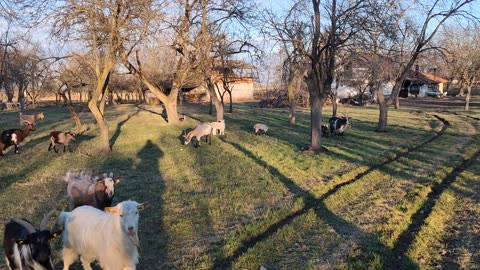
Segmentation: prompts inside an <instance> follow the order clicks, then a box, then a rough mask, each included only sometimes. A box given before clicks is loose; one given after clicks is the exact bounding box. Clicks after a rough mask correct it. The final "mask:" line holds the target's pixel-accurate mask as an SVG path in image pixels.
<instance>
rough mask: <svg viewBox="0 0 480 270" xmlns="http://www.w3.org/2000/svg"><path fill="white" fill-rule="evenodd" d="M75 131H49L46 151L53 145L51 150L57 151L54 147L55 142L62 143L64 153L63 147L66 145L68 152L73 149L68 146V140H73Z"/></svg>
mask: <svg viewBox="0 0 480 270" xmlns="http://www.w3.org/2000/svg"><path fill="white" fill-rule="evenodd" d="M75 136H76V134H75V133H72V132H63V131H52V132H50V145H49V146H48V151H50V150H51V149H52V147H53V151H55V153H58V150H57V149H56V148H55V145H56V144H60V145H63V152H64V153H65V149H66V148H67V147H68V150H69V151H70V152H73V150H72V149H71V148H70V142H71V141H74V140H75Z"/></svg>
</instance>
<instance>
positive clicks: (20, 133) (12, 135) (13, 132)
mask: <svg viewBox="0 0 480 270" xmlns="http://www.w3.org/2000/svg"><path fill="white" fill-rule="evenodd" d="M32 130H35V128H34V126H33V124H26V126H25V128H24V129H7V130H5V131H3V132H2V134H1V135H0V156H3V150H6V149H7V148H8V147H10V146H12V145H15V154H18V145H19V144H20V143H21V142H22V141H23V140H24V139H25V138H26V137H27V136H28V134H30V131H32Z"/></svg>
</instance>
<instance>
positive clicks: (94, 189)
mask: <svg viewBox="0 0 480 270" xmlns="http://www.w3.org/2000/svg"><path fill="white" fill-rule="evenodd" d="M64 181H65V182H66V183H67V184H68V186H67V195H68V204H69V209H70V210H73V209H75V208H77V207H79V206H82V205H90V206H93V207H95V208H98V209H100V210H103V209H104V208H105V207H110V206H112V201H113V196H114V195H115V184H116V183H119V182H120V178H116V179H114V178H113V173H110V174H109V175H107V174H106V173H104V174H103V175H101V176H93V172H91V171H88V170H84V171H81V172H79V173H75V172H68V173H67V174H66V175H65V177H64Z"/></svg>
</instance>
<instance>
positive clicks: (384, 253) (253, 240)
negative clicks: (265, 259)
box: [214, 139, 418, 269]
mask: <svg viewBox="0 0 480 270" xmlns="http://www.w3.org/2000/svg"><path fill="white" fill-rule="evenodd" d="M222 140H223V141H224V142H226V143H229V144H230V145H232V146H233V147H235V148H236V149H237V150H238V151H240V152H242V153H243V154H245V155H246V156H247V157H249V158H251V159H252V160H253V161H255V162H256V163H257V164H259V165H260V166H262V167H265V168H267V169H268V171H269V172H270V173H271V174H272V175H274V176H276V177H278V178H279V180H280V181H281V182H282V183H283V184H284V185H285V187H287V188H288V189H289V190H290V192H291V193H293V194H295V195H296V197H297V198H302V199H303V201H304V203H305V205H304V207H303V208H302V209H300V210H298V211H296V212H293V213H291V214H289V215H287V216H285V217H284V218H283V219H281V220H280V221H278V222H277V223H275V224H272V225H270V226H269V227H268V228H266V229H265V230H264V232H263V233H260V234H257V235H255V236H252V237H250V238H249V239H246V240H244V241H243V242H242V243H241V245H240V247H239V248H237V249H236V250H235V251H233V252H232V255H230V256H226V257H225V258H217V260H216V261H215V264H214V268H215V269H225V268H232V266H233V265H234V263H235V261H236V260H238V259H239V258H240V257H241V256H242V255H243V254H244V253H246V252H247V251H248V250H249V249H250V248H252V247H254V246H255V245H256V244H257V243H260V242H262V241H265V240H267V239H268V238H269V237H271V236H273V235H274V234H275V233H276V232H278V231H279V230H281V229H282V228H284V227H285V226H288V225H289V224H291V223H293V221H294V220H295V219H296V218H298V217H300V216H302V215H303V214H305V213H306V212H307V211H309V210H310V209H314V210H315V212H316V213H317V216H318V218H319V219H321V220H323V221H324V222H325V223H327V224H328V225H330V226H331V227H332V228H333V229H334V230H335V231H336V232H338V233H339V234H340V235H342V236H348V235H352V234H353V235H363V237H362V241H361V242H360V243H358V244H359V245H360V246H361V245H365V250H369V251H371V252H373V253H374V254H376V256H380V257H381V258H383V260H387V261H388V260H391V252H390V251H389V250H388V249H387V247H386V246H385V245H384V244H382V243H381V242H380V241H379V240H378V239H377V237H376V236H375V235H373V234H369V233H366V232H364V231H363V230H361V229H360V228H358V227H357V226H355V225H354V224H351V223H349V222H348V221H346V220H344V219H343V218H341V217H339V216H337V215H336V214H334V213H332V212H331V211H330V210H329V209H328V208H327V207H326V206H325V204H324V201H325V199H327V198H328V197H329V196H330V195H332V194H334V193H335V192H336V191H338V190H339V189H340V188H341V187H343V186H345V185H348V184H350V183H353V182H355V181H356V180H358V179H360V178H361V177H363V176H364V175H366V174H368V173H369V172H371V171H372V170H373V168H370V169H368V170H366V171H365V172H362V173H360V174H358V175H357V176H356V177H355V178H353V179H351V180H349V181H347V182H344V183H340V184H338V185H336V186H335V187H334V188H332V189H330V190H329V191H328V192H326V193H325V194H323V195H322V196H320V197H319V198H315V196H314V195H313V194H311V193H310V192H308V191H305V190H303V189H302V188H301V187H299V186H298V185H297V184H296V183H295V182H294V181H293V180H292V179H290V178H288V177H286V176H285V175H283V174H281V173H280V172H279V171H278V170H277V169H276V168H274V167H272V166H270V165H269V164H268V163H266V162H265V161H263V160H261V159H259V158H258V157H257V156H255V155H254V154H253V153H252V152H250V151H249V150H247V149H245V148H244V147H242V146H241V145H239V144H237V143H234V142H229V141H225V140H224V139H222ZM390 162H391V161H390ZM372 245H373V246H374V248H372ZM367 246H368V247H367ZM365 257H366V258H363V259H364V260H366V261H365V263H368V262H369V261H371V260H372V259H373V257H375V256H373V255H372V254H369V255H368V256H365ZM357 259H362V258H357ZM410 265H411V266H414V267H413V268H412V269H417V268H418V266H416V265H415V263H413V262H410Z"/></svg>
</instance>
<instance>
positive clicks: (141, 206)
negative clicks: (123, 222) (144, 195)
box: [137, 202, 150, 211]
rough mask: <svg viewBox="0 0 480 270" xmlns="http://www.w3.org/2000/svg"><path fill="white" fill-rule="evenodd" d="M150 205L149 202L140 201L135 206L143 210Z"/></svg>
mask: <svg viewBox="0 0 480 270" xmlns="http://www.w3.org/2000/svg"><path fill="white" fill-rule="evenodd" d="M149 206H150V203H149V202H144V203H141V204H139V205H138V206H137V209H138V210H140V211H142V210H145V209H147V208H148V207H149Z"/></svg>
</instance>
